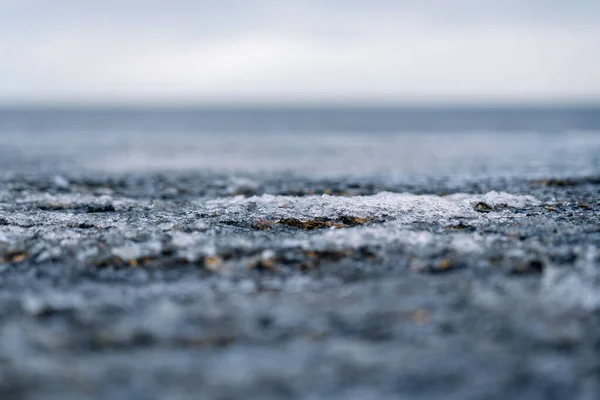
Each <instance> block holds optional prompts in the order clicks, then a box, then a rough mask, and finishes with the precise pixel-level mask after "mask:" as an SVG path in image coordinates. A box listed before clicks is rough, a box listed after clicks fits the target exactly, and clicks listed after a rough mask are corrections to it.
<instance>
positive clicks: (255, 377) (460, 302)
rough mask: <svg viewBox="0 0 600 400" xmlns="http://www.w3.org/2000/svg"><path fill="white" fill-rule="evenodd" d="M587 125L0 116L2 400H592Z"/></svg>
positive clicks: (300, 115) (315, 115)
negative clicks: (88, 399)
mask: <svg viewBox="0 0 600 400" xmlns="http://www.w3.org/2000/svg"><path fill="white" fill-rule="evenodd" d="M599 130H600V112H598V110H597V109H583V110H578V109H565V110H552V109H549V110H528V109H514V110H511V109H505V110H496V111H493V110H492V111H485V110H483V111H482V110H481V109H474V110H471V111H468V110H467V111H460V110H449V111H443V110H441V111H435V110H433V111H422V112H420V111H414V110H408V111H402V112H401V111H398V110H381V111H378V110H376V109H370V110H363V111H360V110H346V111H335V110H333V111H332V110H330V111H326V110H325V111H323V110H312V111H303V110H300V111H293V110H292V111H285V110H274V111H273V110H272V111H264V112H258V111H256V112H254V111H252V112H250V111H248V112H246V111H223V112H221V111H219V112H216V111H207V112H200V111H194V110H188V111H177V110H167V111H160V110H158V111H156V110H150V111H143V112H142V111H139V112H137V111H135V112H134V111H118V110H117V111H105V112H99V111H89V112H88V111H81V110H80V111H76V110H75V111H73V110H71V111H65V112H58V111H26V112H13V111H4V112H0V398H1V399H60V400H64V399H85V398H90V399H92V398H93V399H110V400H114V399H197V398H215V399H238V398H243V399H269V398H271V399H386V398H389V399H398V398H406V399H444V400H459V399H460V400H463V399H498V400H504V399H532V400H537V399H539V400H542V399H543V400H545V399H568V400H571V399H578V400H579V399H580V400H596V399H599V398H600V253H599V248H600V135H598V134H597V132H598V131H599Z"/></svg>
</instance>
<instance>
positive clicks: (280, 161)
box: [0, 106, 600, 181]
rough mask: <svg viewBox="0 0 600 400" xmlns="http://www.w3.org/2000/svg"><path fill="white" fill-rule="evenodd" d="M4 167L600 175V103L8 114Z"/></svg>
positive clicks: (1, 139) (1, 113)
mask: <svg viewBox="0 0 600 400" xmlns="http://www.w3.org/2000/svg"><path fill="white" fill-rule="evenodd" d="M0 167H1V168H2V170H3V172H4V173H25V172H28V173H29V172H35V171H36V170H40V169H42V170H46V171H48V170H51V171H56V172H57V173H59V172H60V171H63V170H67V171H70V172H73V171H98V172H107V173H128V172H136V173H139V172H157V171H188V172H189V171H213V172H226V173H233V174H251V175H259V176H260V175H264V174H267V175H273V174H294V175H298V176H306V177H362V178H369V177H372V178H378V179H390V180H401V181H410V180H418V179H423V178H426V177H445V178H448V179H458V180H460V179H479V178H485V177H488V178H490V177H523V178H541V177H559V176H587V175H594V174H598V173H600V107H596V106H577V107H576V106H570V107H556V106H554V107H550V106H503V107H484V106H481V107H470V108H469V107H406V106H405V107H391V106H386V107H375V106H371V107H326V106H322V107H283V106H281V107H263V108H260V107H254V108H253V107H191V106H189V107H162V108H161V107H137V108H136V107H131V106H130V107H103V108H102V107H96V108H85V107H79V108H77V107H72V108H49V107H46V108H37V109H35V108H21V109H18V108H12V109H11V108H6V107H5V108H3V109H0Z"/></svg>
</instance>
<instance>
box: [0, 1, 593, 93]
mask: <svg viewBox="0 0 600 400" xmlns="http://www.w3.org/2000/svg"><path fill="white" fill-rule="evenodd" d="M599 71H600V0H437V1H436V0H379V1H378V0H362V1H359V0H298V1H292V0H289V1H288V0H214V1H206V0H144V1H141V0H139V1H137V0H136V1H131V0H130V1H127V0H103V1H95V2H92V1H82V0H0V103H48V102H50V103H52V102H79V101H84V102H135V103H137V102H187V101H195V102H197V101H202V102H205V101H207V102H211V101H213V102H231V101H233V102H252V101H262V102H280V101H281V102H311V101H315V102H323V101H333V102H346V101H361V102H362V101H365V102H368V101H373V102H446V101H466V102H478V101H492V102H495V101H502V102H505V101H518V102H526V101H557V102H569V101H597V100H600V72H599Z"/></svg>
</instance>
